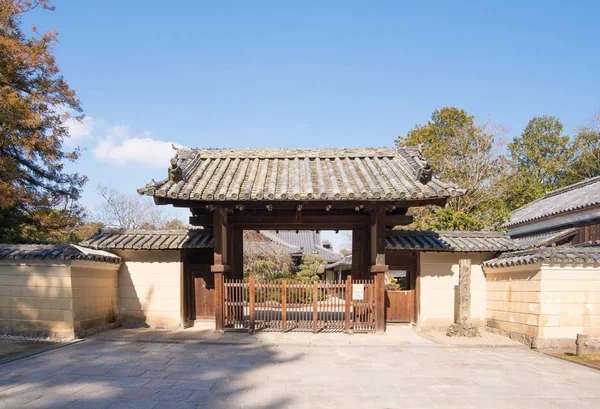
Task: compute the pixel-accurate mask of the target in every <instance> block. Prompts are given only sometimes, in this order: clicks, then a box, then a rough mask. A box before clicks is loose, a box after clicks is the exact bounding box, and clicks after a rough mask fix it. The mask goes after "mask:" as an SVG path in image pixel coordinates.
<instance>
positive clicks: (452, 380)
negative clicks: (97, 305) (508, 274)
mask: <svg viewBox="0 0 600 409" xmlns="http://www.w3.org/2000/svg"><path fill="white" fill-rule="evenodd" d="M394 331H395V335H394V336H393V337H386V336H378V335H354V336H345V338H343V339H342V338H341V337H339V336H338V334H318V335H314V334H298V336H296V334H280V335H275V334H268V336H266V337H258V338H257V339H256V340H255V341H254V342H251V343H230V342H221V343H219V342H213V343H196V344H188V343H182V342H169V343H167V342H160V340H156V341H154V342H141V341H107V340H100V339H89V340H87V341H84V342H80V343H77V344H74V345H71V346H67V347H64V348H60V349H55V350H52V351H49V352H44V353H42V354H39V355H35V356H32V357H30V358H27V359H22V360H19V361H15V362H11V363H8V364H5V365H1V366H0V408H18V407H25V408H54V407H67V408H112V409H115V408H256V409H258V408H261V409H275V408H360V409H364V408H428V409H430V408H461V409H465V408H523V409H525V408H527V409H535V408H548V409H556V408H565V409H567V408H578V409H586V408H600V388H598V385H600V371H596V370H593V369H589V368H587V367H584V366H580V365H576V364H573V363H570V362H566V361H562V360H559V359H556V358H552V357H548V356H546V355H543V354H540V353H537V352H532V351H530V350H527V349H523V348H513V347H498V348H479V347H468V348H465V347H452V346H444V345H438V344H435V343H433V342H431V341H430V340H427V339H425V338H422V337H420V336H418V335H417V334H415V333H414V332H412V330H410V329H408V328H401V329H396V330H394ZM241 335H246V334H241ZM288 335H292V336H291V337H288ZM403 335H404V336H405V340H404V338H403ZM238 336H240V334H238V335H236V337H238ZM311 338H312V339H313V340H315V341H314V342H312V343H307V342H306V340H307V339H311ZM259 339H261V341H259ZM282 340H285V341H283V342H282ZM349 340H350V341H349ZM357 340H358V341H357ZM294 341H296V342H294ZM353 343H354V344H353Z"/></svg>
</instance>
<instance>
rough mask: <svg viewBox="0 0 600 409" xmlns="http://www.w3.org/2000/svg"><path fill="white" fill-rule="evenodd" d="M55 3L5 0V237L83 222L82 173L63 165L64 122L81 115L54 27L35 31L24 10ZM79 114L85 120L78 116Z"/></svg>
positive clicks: (0, 85) (0, 116)
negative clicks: (29, 29) (58, 56)
mask: <svg viewBox="0 0 600 409" xmlns="http://www.w3.org/2000/svg"><path fill="white" fill-rule="evenodd" d="M35 8H41V9H46V10H52V9H53V7H52V6H51V5H50V3H49V0H36V1H33V0H32V1H28V0H0V241H2V242H17V241H34V240H40V239H44V238H45V237H46V236H48V235H51V233H52V232H56V231H59V230H62V229H65V228H67V229H68V228H72V227H74V226H76V225H77V223H78V222H79V221H80V219H81V216H82V214H83V209H82V208H81V207H80V206H79V205H78V204H77V201H78V199H79V197H80V194H81V189H82V186H83V184H84V183H85V181H86V178H85V177H84V176H81V175H79V174H77V173H74V174H71V173H67V172H66V171H65V170H64V165H65V163H66V162H68V161H75V160H76V159H77V158H78V152H77V151H72V152H69V151H65V150H64V149H63V142H64V140H65V138H67V137H68V136H69V132H68V128H67V127H66V126H65V121H67V120H68V119H69V118H71V117H72V114H71V112H75V113H77V114H80V113H81V112H82V110H81V105H80V102H79V99H78V98H77V96H76V95H75V91H74V90H73V89H71V88H70V87H69V85H68V84H67V82H66V81H65V80H64V78H63V76H62V75H61V72H60V68H59V67H58V65H57V64H56V60H55V57H54V55H53V51H54V46H55V44H56V41H57V35H58V32H57V31H56V30H52V31H48V32H44V33H40V32H38V31H37V29H36V28H35V27H33V33H32V35H27V34H25V32H24V31H23V30H22V29H21V18H22V16H23V14H25V13H27V12H29V11H30V10H32V9H35ZM77 118H78V119H81V117H77Z"/></svg>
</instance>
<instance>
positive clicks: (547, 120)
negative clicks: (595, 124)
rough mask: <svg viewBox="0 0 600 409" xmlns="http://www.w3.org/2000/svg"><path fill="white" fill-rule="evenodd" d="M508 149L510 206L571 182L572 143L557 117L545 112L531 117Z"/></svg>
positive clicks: (506, 191) (507, 195) (506, 183)
mask: <svg viewBox="0 0 600 409" xmlns="http://www.w3.org/2000/svg"><path fill="white" fill-rule="evenodd" d="M508 150H509V154H510V171H509V173H508V174H507V176H506V177H505V179H504V182H503V184H504V189H503V191H504V197H503V199H504V203H505V205H506V206H507V208H508V210H511V211H512V210H514V209H517V208H518V207H521V206H523V205H525V204H527V203H529V202H531V201H533V200H535V199H538V198H540V197H542V196H543V195H544V194H545V192H546V191H549V190H554V189H557V188H560V187H562V186H564V185H566V184H568V180H567V178H566V176H567V168H568V167H569V165H570V163H571V160H572V147H571V145H570V143H569V136H568V135H564V134H563V125H562V123H561V122H560V120H559V119H558V118H556V117H554V116H547V115H544V116H539V117H535V118H533V119H531V120H530V121H529V123H528V124H527V126H526V127H525V129H524V130H523V133H522V134H521V136H520V137H517V138H515V139H514V140H513V141H512V142H511V143H509V144H508Z"/></svg>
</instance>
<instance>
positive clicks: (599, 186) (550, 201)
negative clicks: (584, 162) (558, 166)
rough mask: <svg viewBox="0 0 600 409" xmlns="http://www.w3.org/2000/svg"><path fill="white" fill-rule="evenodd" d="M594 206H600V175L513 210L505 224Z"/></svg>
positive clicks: (547, 194)
mask: <svg viewBox="0 0 600 409" xmlns="http://www.w3.org/2000/svg"><path fill="white" fill-rule="evenodd" d="M592 206H600V177H595V178H592V179H587V180H584V181H583V182H579V183H575V184H573V185H570V186H566V187H564V188H562V189H558V190H555V191H553V192H549V193H546V195H545V196H544V197H542V198H540V199H537V200H534V201H533V202H531V203H529V204H526V205H525V206H523V207H520V208H518V209H517V210H515V211H513V212H512V213H511V214H510V221H509V222H508V223H506V224H505V225H504V226H505V227H511V226H516V225H519V224H523V223H528V222H531V221H534V220H538V219H543V218H545V217H550V216H555V215H558V214H561V213H566V212H570V211H574V210H580V209H585V208H588V207H592Z"/></svg>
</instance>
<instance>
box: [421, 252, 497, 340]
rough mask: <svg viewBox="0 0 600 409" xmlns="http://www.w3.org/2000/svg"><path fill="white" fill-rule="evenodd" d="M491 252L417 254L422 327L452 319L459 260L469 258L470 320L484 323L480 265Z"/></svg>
mask: <svg viewBox="0 0 600 409" xmlns="http://www.w3.org/2000/svg"><path fill="white" fill-rule="evenodd" d="M492 257H493V254H492V253H429V252H423V253H421V254H420V269H421V270H420V271H421V274H420V277H421V278H420V300H419V301H420V313H419V323H420V325H421V327H423V328H427V327H446V326H448V325H451V324H452V323H453V322H454V317H455V313H456V302H457V298H456V289H455V287H456V286H458V270H459V266H458V263H459V260H460V259H461V258H466V259H471V319H472V322H473V323H474V324H475V325H484V320H485V308H486V307H485V304H486V282H485V277H484V274H483V270H482V268H481V264H482V263H483V261H485V260H489V259H490V258H492Z"/></svg>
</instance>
